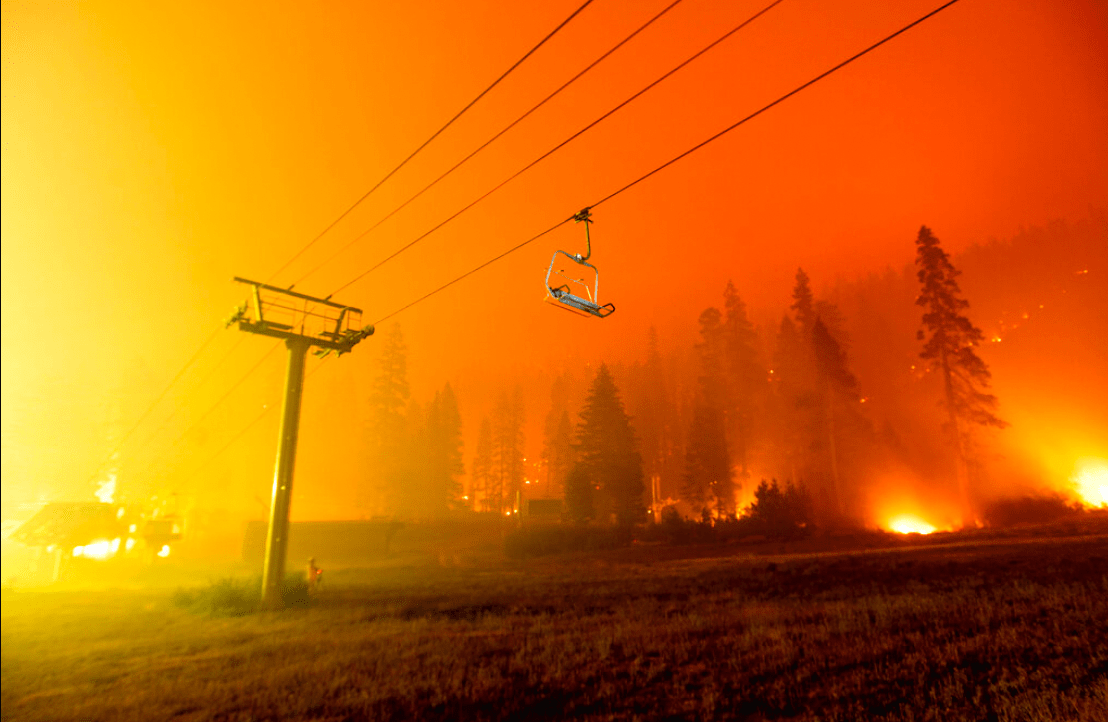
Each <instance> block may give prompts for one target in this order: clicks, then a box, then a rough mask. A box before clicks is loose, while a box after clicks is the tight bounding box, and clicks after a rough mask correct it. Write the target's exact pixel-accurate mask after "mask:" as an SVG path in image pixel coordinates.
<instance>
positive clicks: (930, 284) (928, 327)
mask: <svg viewBox="0 0 1108 722" xmlns="http://www.w3.org/2000/svg"><path fill="white" fill-rule="evenodd" d="M916 266H917V267H918V270H917V271H916V277H917V278H919V282H920V286H921V287H922V290H921V291H920V295H919V297H918V298H917V299H916V304H917V305H919V306H923V308H924V314H923V328H921V329H920V330H919V332H918V334H917V338H919V339H920V340H921V341H925V343H924V345H923V351H921V352H920V358H922V359H923V360H924V361H926V362H927V365H928V368H929V370H931V371H933V372H937V373H938V374H939V378H940V379H941V380H942V384H943V401H942V405H943V407H944V408H945V410H946V413H947V421H946V424H945V426H946V430H947V432H948V433H949V434H950V437H951V441H952V443H953V446H954V451H955V459H956V463H957V476H958V491H959V493H960V495H961V497H962V507H963V509H969V508H970V500H969V461H970V450H969V434H970V431H971V429H972V427H973V426H994V427H997V428H1003V427H1004V426H1007V424H1006V423H1005V422H1004V421H1002V420H1000V419H999V418H998V417H997V416H996V414H995V413H994V412H995V410H996V405H997V401H996V396H994V395H992V394H990V393H988V388H989V379H990V378H991V374H990V373H989V367H988V366H987V365H986V364H985V362H984V361H982V360H981V357H979V356H978V355H977V353H976V352H975V351H974V348H975V347H976V346H977V345H978V344H979V343H981V341H982V340H984V335H983V334H982V333H981V329H979V328H977V327H976V326H974V325H973V323H971V322H970V320H969V319H968V318H967V317H966V316H965V315H964V314H963V312H964V311H965V310H966V309H967V308H968V307H969V301H967V300H965V299H964V298H962V297H961V295H960V294H961V289H959V288H958V281H957V280H956V279H957V278H958V275H959V271H958V270H957V269H956V268H954V265H953V264H952V263H951V262H950V257H949V256H947V254H946V252H945V251H943V249H942V248H941V247H940V246H939V239H938V238H936V237H935V236H934V235H932V233H931V229H930V228H928V227H927V226H922V227H921V228H920V230H919V236H918V237H917V238H916Z"/></svg>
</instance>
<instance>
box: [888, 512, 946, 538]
mask: <svg viewBox="0 0 1108 722" xmlns="http://www.w3.org/2000/svg"><path fill="white" fill-rule="evenodd" d="M889 529H890V530H892V531H895V532H896V533H897V534H930V533H931V532H933V531H936V527H935V526H934V525H932V524H928V523H927V522H926V521H924V520H923V519H920V518H919V517H918V516H913V515H912V514H900V515H899V516H895V517H893V518H892V519H890V520H889Z"/></svg>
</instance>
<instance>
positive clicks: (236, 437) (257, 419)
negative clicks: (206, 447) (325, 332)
mask: <svg viewBox="0 0 1108 722" xmlns="http://www.w3.org/2000/svg"><path fill="white" fill-rule="evenodd" d="M328 358H330V357H328ZM327 360H328V359H327V358H324V359H321V360H320V364H319V365H318V366H316V367H315V368H314V369H312V370H311V371H309V372H308V374H307V375H306V376H305V377H304V380H305V381H307V380H308V379H310V378H311V377H312V375H313V374H315V372H316V371H319V370H320V369H321V368H323V364H324V363H326V362H327ZM277 406H278V404H277V403H276V402H274V403H270V404H264V405H263V407H262V411H261V413H259V414H258V415H257V416H255V417H254V418H253V419H251V420H250V422H249V423H247V424H246V426H244V427H243V428H242V429H241V430H240V431H239V433H237V434H235V435H234V437H232V438H231V439H229V440H228V441H227V443H225V444H224V445H223V446H221V447H220V448H219V451H217V452H215V453H214V454H212V455H211V456H210V457H208V458H207V459H205V460H204V461H203V462H201V464H200V466H198V467H196V468H195V469H193V470H192V471H190V472H189V473H188V474H187V475H186V477H185V481H191V480H192V479H194V478H196V476H197V475H198V474H199V473H200V472H201V471H203V470H204V469H206V468H208V467H209V466H210V465H211V464H212V463H213V462H214V461H215V460H216V459H218V458H219V457H220V456H222V455H223V453H224V452H225V451H227V449H229V448H231V447H232V446H234V445H235V443H236V442H238V440H239V439H241V438H242V437H243V436H245V435H246V434H247V432H248V431H250V429H252V428H254V426H256V425H257V424H258V422H260V421H261V420H262V419H264V418H265V417H266V416H268V415H269V412H271V411H272V410H273V409H274V408H276V407H277Z"/></svg>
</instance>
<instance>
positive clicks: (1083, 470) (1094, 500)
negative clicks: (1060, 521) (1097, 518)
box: [1070, 459, 1108, 507]
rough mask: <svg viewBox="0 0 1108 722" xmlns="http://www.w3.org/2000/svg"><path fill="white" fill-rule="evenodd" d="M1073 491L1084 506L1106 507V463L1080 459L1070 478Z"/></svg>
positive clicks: (1107, 494)
mask: <svg viewBox="0 0 1108 722" xmlns="http://www.w3.org/2000/svg"><path fill="white" fill-rule="evenodd" d="M1070 479H1071V481H1072V482H1073V487H1074V490H1075V491H1076V492H1077V495H1078V496H1080V497H1081V502H1082V503H1083V504H1085V505H1086V506H1091V507H1103V506H1108V461H1105V460H1104V459H1082V460H1081V461H1079V462H1078V463H1077V469H1076V470H1075V471H1074V474H1073V476H1072V477H1070Z"/></svg>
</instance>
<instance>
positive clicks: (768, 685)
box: [0, 537, 1108, 720]
mask: <svg viewBox="0 0 1108 722" xmlns="http://www.w3.org/2000/svg"><path fill="white" fill-rule="evenodd" d="M654 552H655V550H652V549H650V548H646V549H637V550H634V551H633V552H630V553H629V552H621V553H619V554H609V555H598V556H592V557H561V558H556V559H545V560H541V561H538V562H532V563H528V564H497V565H491V566H483V567H481V568H468V569H436V568H424V569H407V570H404V569H393V570H388V571H379V572H376V573H373V574H370V573H368V572H347V573H345V574H344V573H342V572H338V573H335V574H333V575H332V578H330V579H329V584H330V587H329V588H328V589H326V590H325V592H324V593H323V594H322V595H321V597H320V599H319V603H318V604H317V606H316V607H315V608H313V609H311V610H309V611H299V612H298V611H288V612H282V613H274V614H265V615H255V616H250V617H243V618H235V619H208V618H204V617H197V616H195V615H192V614H189V613H187V612H184V611H181V610H178V609H176V608H174V607H172V606H171V604H170V603H169V601H168V599H169V595H168V594H167V593H165V592H148V593H144V592H123V591H116V592H87V593H79V592H54V593H47V592H19V593H5V596H4V599H3V645H2V650H3V651H2V654H3V659H2V662H3V673H2V698H0V699H2V712H3V717H4V719H33V720H48V719H90V720H150V719H177V720H201V719H227V720H232V719H234V720H247V719H334V720H341V719H361V718H373V719H458V718H463V719H505V718H507V719H513V718H514V719H534V718H544V717H547V718H560V717H566V716H575V717H582V718H597V719H605V718H610V717H620V718H636V717H638V718H643V719H647V718H649V719H657V718H659V717H666V716H669V717H672V718H687V719H700V718H712V717H717V718H727V719H734V718H738V719H744V718H745V719H752V720H757V719H776V718H780V717H790V718H798V719H811V720H816V719H820V720H856V719H895V720H927V719H934V720H957V719H996V720H1054V719H1077V720H1105V719H1108V576H1106V575H1108V561H1106V556H1108V541H1106V539H1105V538H1104V537H1097V538H1084V539H1044V540H1041V541H1029V540H1026V539H1023V540H1013V541H1012V543H1008V542H1000V543H993V544H991V545H988V546H973V545H968V546H958V547H948V548H942V547H930V548H924V547H920V548H916V549H907V550H905V549H901V550H897V551H893V552H863V553H854V554H834V555H792V556H784V557H779V558H768V557H761V558H758V557H750V556H745V557H730V558H728V557H718V558H710V559H699V560H689V559H686V560H672V561H664V562H657V561H651V560H652V559H653V558H657V555H656V554H655V553H654ZM670 553H671V552H670Z"/></svg>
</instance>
